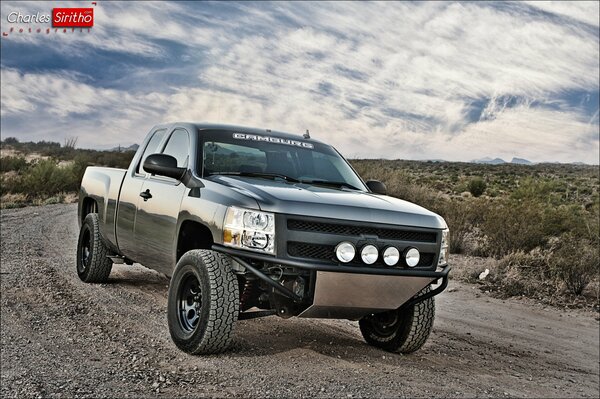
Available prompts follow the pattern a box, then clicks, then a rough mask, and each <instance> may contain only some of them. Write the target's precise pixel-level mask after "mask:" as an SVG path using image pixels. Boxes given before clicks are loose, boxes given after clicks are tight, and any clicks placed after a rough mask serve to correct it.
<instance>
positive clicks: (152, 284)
mask: <svg viewBox="0 0 600 399" xmlns="http://www.w3.org/2000/svg"><path fill="white" fill-rule="evenodd" d="M106 284H111V285H122V286H124V287H136V288H143V289H144V290H145V291H156V292H157V293H161V292H163V293H164V295H165V298H166V296H167V291H168V289H169V288H168V287H169V278H168V277H167V276H165V275H164V274H162V273H158V272H156V271H154V270H151V269H147V268H145V267H143V266H139V265H135V264H134V265H131V266H130V265H113V270H112V272H111V274H110V277H109V279H108V281H107V282H106Z"/></svg>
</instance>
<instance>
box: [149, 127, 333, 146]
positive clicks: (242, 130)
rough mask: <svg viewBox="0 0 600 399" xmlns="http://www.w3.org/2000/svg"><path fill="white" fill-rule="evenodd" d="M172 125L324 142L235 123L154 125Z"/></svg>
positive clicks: (299, 135)
mask: <svg viewBox="0 0 600 399" xmlns="http://www.w3.org/2000/svg"><path fill="white" fill-rule="evenodd" d="M173 125H182V126H187V127H189V128H195V129H197V130H222V131H223V132H224V133H225V132H231V131H234V132H239V133H250V134H260V135H262V136H274V137H282V138H286V139H292V140H311V141H312V142H316V143H321V144H325V143H323V142H321V141H319V140H315V139H313V138H310V139H306V138H305V137H304V136H302V135H301V134H292V133H286V132H282V131H278V130H272V129H265V128H256V127H248V126H237V125H227V124H221V123H205V122H172V123H164V124H160V125H157V126H156V127H169V126H173Z"/></svg>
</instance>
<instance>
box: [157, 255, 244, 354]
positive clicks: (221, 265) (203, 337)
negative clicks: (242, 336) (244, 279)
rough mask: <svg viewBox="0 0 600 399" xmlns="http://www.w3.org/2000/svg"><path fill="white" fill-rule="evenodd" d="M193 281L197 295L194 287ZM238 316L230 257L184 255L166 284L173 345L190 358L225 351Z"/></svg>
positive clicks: (237, 293) (237, 291)
mask: <svg viewBox="0 0 600 399" xmlns="http://www.w3.org/2000/svg"><path fill="white" fill-rule="evenodd" d="M194 278H195V279H196V281H197V285H198V288H199V292H198V289H195V288H194V287H193V284H194ZM188 286H190V287H191V288H190V291H188V290H187V288H186V287H188ZM190 292H195V296H193V298H196V299H194V300H193V301H192V302H193V306H192V305H189V293H190ZM184 298H188V299H186V300H184ZM198 298H199V299H200V300H199V301H198ZM192 307H193V309H192ZM194 309H195V310H194ZM238 313H239V287H238V280H237V278H236V276H235V274H234V273H233V271H232V270H231V260H230V259H229V257H227V256H226V255H223V254H220V253H218V252H215V251H209V250H202V249H197V250H192V251H189V252H186V253H185V254H184V255H183V256H182V257H181V259H180V260H179V262H177V266H176V267H175V271H174V272H173V277H172V278H171V283H170V285H169V298H168V302H167V319H168V324H169V331H170V333H171V338H172V339H173V342H174V343H175V345H177V347H178V348H179V349H181V350H182V351H184V352H187V353H190V354H193V355H200V354H202V355H207V354H213V353H220V352H223V351H225V350H226V349H227V348H228V347H229V345H230V343H231V340H232V338H233V330H234V325H235V322H236V321H237V318H238ZM190 316H191V317H190ZM194 316H196V319H194V318H193V317H194Z"/></svg>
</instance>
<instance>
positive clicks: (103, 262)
mask: <svg viewBox="0 0 600 399" xmlns="http://www.w3.org/2000/svg"><path fill="white" fill-rule="evenodd" d="M109 255H110V250H109V249H108V247H107V246H106V244H104V240H103V239H102V235H101V234H100V222H99V221H98V214H97V213H90V214H88V215H87V216H86V217H85V220H84V221H83V224H82V225H81V230H80V232H79V240H78V243H77V275H78V276H79V278H80V279H81V280H82V281H84V282H86V283H104V282H106V281H107V280H108V276H109V274H110V271H111V269H112V260H110V258H109V257H108V256H109Z"/></svg>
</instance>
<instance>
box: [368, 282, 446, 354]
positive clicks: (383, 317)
mask: <svg viewBox="0 0 600 399" xmlns="http://www.w3.org/2000/svg"><path fill="white" fill-rule="evenodd" d="M429 290H430V288H429V287H427V288H425V289H424V290H423V291H421V293H420V295H423V294H425V293H427V292H429ZM434 318H435V301H434V298H428V299H425V300H424V301H421V302H419V303H417V304H416V305H413V306H411V307H408V308H406V309H397V310H390V311H388V312H383V313H377V314H374V315H369V316H365V317H363V318H362V319H361V320H360V321H359V326H360V332H361V333H362V335H363V337H364V339H365V341H367V343H368V344H369V345H373V346H375V347H378V348H381V349H383V350H386V351H389V352H398V353H411V352H415V351H417V350H419V349H420V348H421V347H422V346H423V344H425V341H427V338H428V337H429V334H430V333H431V330H432V329H433V320H434Z"/></svg>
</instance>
